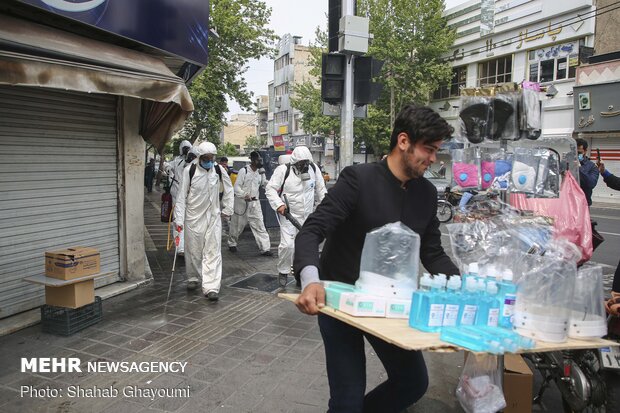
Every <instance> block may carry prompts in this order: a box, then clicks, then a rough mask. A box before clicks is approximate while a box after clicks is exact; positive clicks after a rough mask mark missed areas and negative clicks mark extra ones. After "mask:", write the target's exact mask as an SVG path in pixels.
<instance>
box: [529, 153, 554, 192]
mask: <svg viewBox="0 0 620 413" xmlns="http://www.w3.org/2000/svg"><path fill="white" fill-rule="evenodd" d="M534 156H536V157H537V158H538V171H537V172H536V188H535V190H534V192H535V194H536V197H538V198H557V197H558V196H560V154H559V153H558V152H556V151H555V150H553V149H550V148H537V149H535V150H534Z"/></svg>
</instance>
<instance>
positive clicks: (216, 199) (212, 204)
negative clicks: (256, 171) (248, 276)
mask: <svg viewBox="0 0 620 413" xmlns="http://www.w3.org/2000/svg"><path fill="white" fill-rule="evenodd" d="M196 152H197V155H198V159H197V160H195V161H193V162H192V164H191V165H190V167H189V168H187V169H185V170H184V171H183V179H182V180H181V188H180V189H179V193H178V194H177V204H176V213H175V224H176V225H177V227H178V229H179V231H183V232H184V233H185V268H186V272H187V279H188V283H187V287H188V289H193V288H196V287H197V286H198V282H199V281H200V282H201V284H202V293H203V294H204V295H205V297H207V298H208V299H209V300H210V301H217V300H218V298H219V291H220V284H221V280H222V245H221V244H222V221H221V219H220V217H221V215H224V216H230V215H231V214H232V211H233V187H232V183H231V182H230V178H229V177H228V174H227V173H226V172H224V171H222V170H221V169H222V168H220V167H219V165H216V164H215V155H216V153H217V149H216V148H215V145H214V144H212V143H211V142H203V143H201V144H200V145H198V147H197V148H196ZM220 183H221V184H222V185H223V187H224V188H223V196H222V199H221V200H220Z"/></svg>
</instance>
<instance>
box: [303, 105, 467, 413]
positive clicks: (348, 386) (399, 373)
mask: <svg viewBox="0 0 620 413" xmlns="http://www.w3.org/2000/svg"><path fill="white" fill-rule="evenodd" d="M453 131H454V130H453V128H452V127H451V126H449V125H448V123H447V122H446V121H445V120H443V119H442V118H441V117H440V116H439V115H438V114H437V113H436V112H434V111H433V110H432V109H430V108H428V107H414V106H411V105H409V106H405V107H404V108H403V109H402V111H401V112H400V113H399V114H398V116H397V118H396V121H395V123H394V129H393V131H392V136H391V141H390V153H389V155H388V156H387V158H386V159H385V160H382V161H381V162H377V163H368V164H360V165H355V166H350V167H347V168H345V169H343V171H342V172H341V174H340V176H339V178H338V181H337V182H336V185H335V186H334V187H333V188H332V189H331V190H330V191H329V192H328V193H327V195H326V196H325V199H324V200H323V202H322V203H321V204H320V205H319V206H318V207H317V209H316V211H315V212H314V213H313V214H311V215H310V216H309V217H308V219H307V220H306V222H305V223H304V226H303V228H302V230H301V231H300V232H299V234H297V238H296V240H295V262H294V267H295V272H296V273H298V274H300V275H301V281H302V289H303V291H302V293H301V295H300V297H299V299H298V300H297V303H296V305H297V307H298V308H299V310H300V311H302V312H303V313H306V314H311V315H314V314H318V312H319V308H321V307H323V306H324V305H325V290H324V288H323V286H322V285H321V283H320V282H319V280H335V281H342V282H345V283H349V284H354V283H355V281H356V280H357V278H358V276H359V270H360V259H361V255H362V248H363V246H364V239H365V237H366V233H367V232H369V231H371V230H372V229H375V228H378V227H381V226H383V225H385V224H387V223H391V222H397V221H401V222H403V223H404V224H405V225H407V226H408V227H410V228H411V229H413V230H414V231H415V232H417V233H418V234H419V235H420V240H421V246H420V259H421V261H422V264H423V265H424V267H425V268H426V269H427V270H428V271H430V272H432V273H440V272H441V273H446V274H457V273H458V272H459V271H458V268H457V267H456V266H455V265H454V263H452V261H451V260H450V258H449V257H448V256H447V255H446V253H445V252H444V250H443V248H442V246H441V233H440V231H439V221H438V220H437V217H436V212H437V191H436V189H435V186H434V185H433V184H432V183H430V182H429V181H428V180H427V179H425V178H424V177H423V175H424V171H426V170H427V169H428V168H429V167H430V165H431V164H432V163H433V162H435V161H436V159H437V158H436V155H437V151H438V150H439V148H440V146H441V144H442V143H443V141H444V140H445V139H449V138H450V136H451V135H452V132H453ZM324 239H326V242H325V245H324V247H323V252H322V254H321V255H320V257H319V252H318V251H319V244H320V243H321V242H322V241H323V240H324ZM318 323H319V328H320V330H321V335H322V336H323V343H324V345H325V354H326V361H327V376H328V379H329V386H330V401H329V412H332V413H334V412H362V411H363V412H379V411H380V412H400V411H402V410H403V409H405V408H407V407H408V406H410V405H412V404H413V403H415V402H416V401H417V400H418V399H419V398H420V397H422V396H423V395H424V393H425V392H426V388H427V387H428V375H427V371H426V365H425V364H424V359H423V358H422V354H421V352H419V351H406V350H403V349H401V348H399V347H397V346H394V345H392V344H389V343H387V342H385V341H383V340H381V339H379V338H377V337H375V336H372V335H369V334H366V333H364V332H362V331H361V330H358V329H356V328H354V327H351V326H350V325H347V324H345V323H343V322H341V321H338V320H336V319H335V318H332V317H329V316H326V315H324V314H319V315H318ZM364 337H366V339H367V340H368V341H369V342H370V344H371V345H372V346H373V348H374V350H375V352H376V354H377V356H378V357H379V359H380V360H381V361H382V363H383V365H384V367H385V369H386V371H387V374H388V379H387V380H386V381H385V382H384V383H382V384H381V385H379V386H378V387H377V388H375V389H374V390H372V391H371V392H369V393H368V394H367V395H364V392H365V388H366V370H365V368H366V367H365V353H364Z"/></svg>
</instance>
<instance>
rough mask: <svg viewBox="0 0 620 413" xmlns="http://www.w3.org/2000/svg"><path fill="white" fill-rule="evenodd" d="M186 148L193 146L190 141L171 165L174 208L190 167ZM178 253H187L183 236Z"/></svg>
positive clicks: (176, 233) (171, 190) (182, 143)
mask: <svg viewBox="0 0 620 413" xmlns="http://www.w3.org/2000/svg"><path fill="white" fill-rule="evenodd" d="M185 147H189V148H191V147H192V144H191V143H189V141H183V142H181V144H180V145H179V153H181V155H179V156H177V157H176V158H174V159H173V160H172V162H171V163H170V164H171V165H170V170H171V171H172V173H171V175H170V179H171V180H172V184H171V185H170V195H172V205H173V206H174V205H176V203H177V195H178V193H179V189H180V188H181V181H182V180H183V171H184V170H185V168H186V167H187V166H189V163H187V162H185V155H183V148H185ZM174 213H175V214H176V213H177V211H176V207H175V209H174ZM173 227H174V228H173V229H172V231H173V236H174V238H176V237H177V235H179V233H178V232H177V226H176V225H174V226H173ZM177 253H179V254H181V255H183V254H184V253H185V242H184V240H183V234H181V236H180V237H179V246H178V247H177Z"/></svg>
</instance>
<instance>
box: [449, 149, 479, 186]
mask: <svg viewBox="0 0 620 413" xmlns="http://www.w3.org/2000/svg"><path fill="white" fill-rule="evenodd" d="M451 154H452V186H453V187H454V186H459V187H461V189H480V186H481V185H480V181H481V178H480V151H479V149H478V148H475V147H471V148H466V149H453V150H452V151H451Z"/></svg>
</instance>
